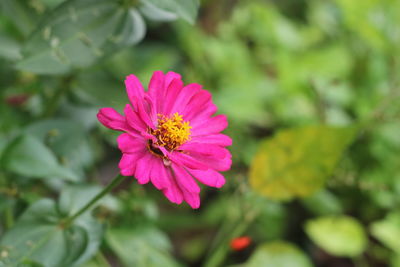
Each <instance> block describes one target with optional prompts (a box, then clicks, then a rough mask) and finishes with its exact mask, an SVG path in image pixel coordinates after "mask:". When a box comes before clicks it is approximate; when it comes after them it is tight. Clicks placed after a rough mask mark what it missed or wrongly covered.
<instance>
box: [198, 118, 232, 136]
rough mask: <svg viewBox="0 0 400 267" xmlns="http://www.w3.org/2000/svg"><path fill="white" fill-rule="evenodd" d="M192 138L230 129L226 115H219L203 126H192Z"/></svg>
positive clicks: (202, 124) (204, 122)
mask: <svg viewBox="0 0 400 267" xmlns="http://www.w3.org/2000/svg"><path fill="white" fill-rule="evenodd" d="M191 126H192V127H193V129H192V136H199V135H209V134H216V133H219V132H221V131H223V130H224V129H225V128H226V127H228V120H227V118H226V116H225V115H217V116H215V117H212V118H210V119H209V120H206V121H203V122H202V123H201V124H198V125H192V124H191Z"/></svg>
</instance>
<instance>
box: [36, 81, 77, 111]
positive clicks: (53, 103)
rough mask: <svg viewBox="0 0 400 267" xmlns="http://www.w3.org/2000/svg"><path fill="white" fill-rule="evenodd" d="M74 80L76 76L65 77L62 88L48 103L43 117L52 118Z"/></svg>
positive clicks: (59, 88)
mask: <svg viewBox="0 0 400 267" xmlns="http://www.w3.org/2000/svg"><path fill="white" fill-rule="evenodd" d="M73 79H74V75H73V74H71V75H69V76H66V77H64V78H63V79H62V80H61V82H60V86H59V87H58V89H57V91H56V92H55V93H54V95H53V96H52V97H51V98H50V99H49V100H48V101H47V105H46V107H45V110H44V112H43V117H44V118H47V117H51V116H52V115H53V114H54V113H55V112H56V109H57V107H58V105H59V103H60V100H61V98H62V96H63V95H64V94H65V93H66V92H67V91H68V90H69V89H70V87H71V82H72V81H73Z"/></svg>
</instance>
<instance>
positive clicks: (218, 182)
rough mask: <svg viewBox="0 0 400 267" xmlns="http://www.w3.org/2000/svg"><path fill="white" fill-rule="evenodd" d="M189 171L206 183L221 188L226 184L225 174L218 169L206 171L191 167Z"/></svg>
mask: <svg viewBox="0 0 400 267" xmlns="http://www.w3.org/2000/svg"><path fill="white" fill-rule="evenodd" d="M189 172H190V173H191V174H192V175H193V176H194V177H195V178H196V179H197V180H199V181H200V182H201V183H203V184H205V185H208V186H212V187H216V188H221V187H222V186H223V185H224V184H225V178H224V176H223V175H222V174H220V173H219V172H217V171H214V170H211V169H208V170H206V171H203V170H191V169H189Z"/></svg>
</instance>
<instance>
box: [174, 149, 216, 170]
mask: <svg viewBox="0 0 400 267" xmlns="http://www.w3.org/2000/svg"><path fill="white" fill-rule="evenodd" d="M168 158H169V159H170V160H172V161H173V162H175V163H177V164H180V165H183V166H186V167H188V168H191V169H201V170H207V169H208V164H207V163H203V162H200V161H198V160H197V159H195V158H193V157H192V156H190V155H186V154H184V153H180V152H172V153H169V154H168Z"/></svg>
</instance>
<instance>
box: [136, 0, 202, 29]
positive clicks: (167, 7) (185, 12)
mask: <svg viewBox="0 0 400 267" xmlns="http://www.w3.org/2000/svg"><path fill="white" fill-rule="evenodd" d="M142 2H143V3H144V9H145V14H148V15H150V16H149V18H152V17H154V16H155V15H156V14H160V12H161V11H164V12H163V13H162V14H161V15H162V17H163V18H164V19H165V18H168V19H173V17H172V15H173V14H176V15H178V16H179V17H180V18H182V19H184V20H186V21H188V22H189V23H192V24H193V23H194V22H195V20H196V16H197V10H198V8H199V5H200V2H199V0H142ZM149 7H150V8H152V7H153V10H149ZM154 7H156V8H158V10H154ZM160 10H161V11H160ZM149 12H150V13H151V12H154V13H152V14H149ZM168 13H170V14H168Z"/></svg>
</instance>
